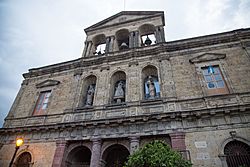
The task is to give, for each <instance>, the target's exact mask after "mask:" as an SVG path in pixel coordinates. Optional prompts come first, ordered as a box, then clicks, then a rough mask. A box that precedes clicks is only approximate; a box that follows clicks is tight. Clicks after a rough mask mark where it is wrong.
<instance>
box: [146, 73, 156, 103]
mask: <svg viewBox="0 0 250 167" xmlns="http://www.w3.org/2000/svg"><path fill="white" fill-rule="evenodd" d="M147 86H148V91H149V98H150V99H152V98H155V95H156V90H155V84H154V80H153V78H152V76H151V75H150V76H148V80H147Z"/></svg>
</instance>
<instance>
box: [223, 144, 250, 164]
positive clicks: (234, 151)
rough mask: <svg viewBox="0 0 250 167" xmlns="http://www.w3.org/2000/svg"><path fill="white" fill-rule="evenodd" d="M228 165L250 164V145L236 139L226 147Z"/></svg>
mask: <svg viewBox="0 0 250 167" xmlns="http://www.w3.org/2000/svg"><path fill="white" fill-rule="evenodd" d="M224 154H225V155H226V160H227V165H228V167H235V166H250V146H249V145H247V144H245V143H243V142H240V141H237V140H234V141H231V142H229V143H227V144H226V146H225V148H224Z"/></svg>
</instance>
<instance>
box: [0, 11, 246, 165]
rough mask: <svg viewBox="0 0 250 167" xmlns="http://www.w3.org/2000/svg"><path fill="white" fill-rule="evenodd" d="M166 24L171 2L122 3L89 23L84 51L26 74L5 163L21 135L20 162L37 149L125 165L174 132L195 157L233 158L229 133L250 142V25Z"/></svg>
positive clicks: (2, 137) (205, 161)
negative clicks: (174, 37)
mask: <svg viewBox="0 0 250 167" xmlns="http://www.w3.org/2000/svg"><path fill="white" fill-rule="evenodd" d="M164 24H165V23H164V13H163V12H142V11H141V12H135V11H134V12H120V13H118V14H116V15H114V16H111V17H110V18H107V19H105V20H103V21H101V22H99V23H97V24H95V25H93V26H91V27H89V28H86V29H85V32H86V34H87V38H86V42H85V47H84V51H83V55H82V57H81V58H79V59H76V60H72V61H68V62H63V63H60V64H53V65H50V66H45V67H40V68H34V69H30V70H29V72H28V73H25V74H23V76H24V81H23V83H22V85H21V88H20V90H19V92H18V95H17V97H16V99H15V101H14V103H13V105H12V107H11V109H10V111H9V114H8V116H7V117H6V119H5V123H4V127H3V128H2V129H0V166H8V164H9V162H10V160H11V157H12V155H13V153H14V151H15V145H14V142H15V139H16V138H17V137H22V138H23V139H24V143H25V144H24V145H23V146H21V148H20V149H19V151H18V153H17V156H16V159H15V163H16V165H18V164H17V163H18V162H19V159H18V158H20V157H21V155H22V154H23V153H27V152H28V153H29V154H28V155H31V160H30V162H29V163H30V165H31V166H34V167H38V166H54V167H59V166H62V167H66V166H67V167H68V166H74V165H80V166H84V167H85V166H91V167H109V166H112V165H116V166H121V163H122V162H123V161H124V159H126V157H127V156H128V155H129V154H130V153H133V152H134V151H135V150H136V149H138V148H139V147H142V146H143V145H144V144H146V143H148V142H150V141H152V140H164V141H166V142H167V143H168V144H169V145H171V147H172V148H173V149H176V150H178V151H180V152H181V153H182V154H183V156H184V157H185V158H187V159H189V160H191V162H192V163H193V166H197V167H198V166H207V167H218V166H221V167H226V166H228V163H227V162H226V161H227V158H228V155H227V153H226V152H224V150H225V148H226V147H228V143H230V142H232V141H238V142H241V143H244V144H246V146H248V147H249V145H250V70H249V66H250V29H240V30H234V31H230V32H225V33H220V34H214V35H208V36H202V37H196V38H191V39H184V40H179V41H172V42H165V35H164V28H163V27H164ZM152 37H153V38H152ZM150 38H151V39H150ZM149 40H151V42H150V41H149ZM100 45H102V46H103V45H105V47H104V48H105V49H104V50H101V49H102V47H100ZM100 48H101V49H100ZM98 49H100V50H98ZM99 51H100V53H99ZM208 67H209V68H213V70H214V71H212V73H211V74H210V72H209V71H208V70H207V69H208ZM217 69H218V70H217ZM216 70H217V71H216ZM210 77H211V78H210ZM210 82H211V83H212V84H213V86H214V87H209V86H211V83H210ZM209 84H210V85H209ZM215 86H217V87H215ZM222 88H225V89H223V90H222ZM44 92H49V93H50V94H49V95H50V96H48V97H46V94H44ZM39 107H40V108H39ZM37 108H39V109H40V110H42V111H43V113H45V114H36V113H35V112H36V111H37ZM81 155H84V156H81Z"/></svg>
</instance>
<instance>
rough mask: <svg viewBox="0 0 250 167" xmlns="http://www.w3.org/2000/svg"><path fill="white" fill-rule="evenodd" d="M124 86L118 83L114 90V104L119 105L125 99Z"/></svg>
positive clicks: (122, 83)
mask: <svg viewBox="0 0 250 167" xmlns="http://www.w3.org/2000/svg"><path fill="white" fill-rule="evenodd" d="M124 86H125V83H124V81H119V82H118V84H117V86H116V88H115V94H114V100H116V103H121V102H122V100H123V99H124V98H125V93H124Z"/></svg>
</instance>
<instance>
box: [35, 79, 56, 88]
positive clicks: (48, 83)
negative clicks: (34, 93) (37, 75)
mask: <svg viewBox="0 0 250 167" xmlns="http://www.w3.org/2000/svg"><path fill="white" fill-rule="evenodd" d="M58 84H60V81H57V80H51V79H48V80H45V81H43V82H41V83H38V84H36V87H37V88H43V87H48V86H55V85H58Z"/></svg>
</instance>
